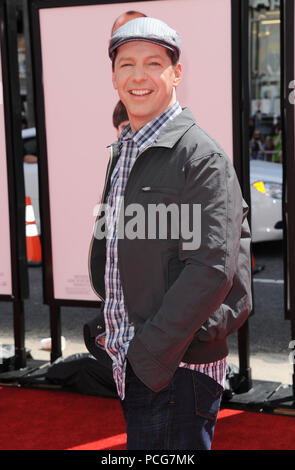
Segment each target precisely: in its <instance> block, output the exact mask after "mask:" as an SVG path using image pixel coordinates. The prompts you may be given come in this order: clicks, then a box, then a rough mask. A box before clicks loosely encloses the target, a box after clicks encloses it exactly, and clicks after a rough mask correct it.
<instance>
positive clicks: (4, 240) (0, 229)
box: [0, 50, 12, 295]
mask: <svg viewBox="0 0 295 470" xmlns="http://www.w3.org/2000/svg"><path fill="white" fill-rule="evenodd" d="M0 54H1V50H0ZM0 188H1V197H0V214H1V223H0V295H11V294H12V281H11V252H10V227H9V205H8V183H7V164H6V143H5V121H4V104H3V85H2V67H1V55H0Z"/></svg>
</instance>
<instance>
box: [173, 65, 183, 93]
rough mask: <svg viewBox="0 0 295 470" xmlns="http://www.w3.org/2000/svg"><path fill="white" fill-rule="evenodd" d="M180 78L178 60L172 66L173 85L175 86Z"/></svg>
mask: <svg viewBox="0 0 295 470" xmlns="http://www.w3.org/2000/svg"><path fill="white" fill-rule="evenodd" d="M181 79H182V65H181V64H180V63H179V62H178V63H177V64H176V65H175V66H174V80H173V85H174V86H175V87H177V86H178V85H179V83H180V82H181Z"/></svg>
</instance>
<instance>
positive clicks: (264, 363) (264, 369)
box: [0, 336, 293, 385]
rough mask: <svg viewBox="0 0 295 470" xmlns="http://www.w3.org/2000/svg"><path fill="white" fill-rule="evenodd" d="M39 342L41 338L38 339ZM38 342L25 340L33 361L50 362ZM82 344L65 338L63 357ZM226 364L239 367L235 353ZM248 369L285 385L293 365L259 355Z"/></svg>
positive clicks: (4, 339)
mask: <svg viewBox="0 0 295 470" xmlns="http://www.w3.org/2000/svg"><path fill="white" fill-rule="evenodd" d="M40 340H41V338H40ZM40 340H37V339H30V338H27V339H26V348H27V349H29V350H30V352H31V355H32V357H33V359H37V360H42V361H48V362H50V351H44V350H42V349H41V344H40ZM12 342H13V341H12V338H8V337H3V336H0V343H2V344H12ZM87 352H88V351H87V349H86V347H85V345H84V343H83V342H82V341H81V342H80V341H79V342H78V341H74V340H71V339H67V338H66V347H65V349H64V351H63V357H68V356H70V355H72V354H76V353H87ZM227 361H228V363H231V364H234V365H236V366H237V367H239V357H238V354H236V353H230V354H229V356H228V358H227ZM250 367H251V372H252V379H254V380H266V381H273V382H281V383H283V384H286V385H291V384H292V374H293V365H292V364H290V363H289V361H288V356H286V355H279V354H273V355H271V354H269V353H264V354H263V353H260V354H252V355H251V356H250Z"/></svg>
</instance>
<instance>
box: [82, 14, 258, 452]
mask: <svg viewBox="0 0 295 470" xmlns="http://www.w3.org/2000/svg"><path fill="white" fill-rule="evenodd" d="M180 50H181V41H180V37H179V35H178V33H177V32H176V31H174V30H173V29H172V28H170V27H169V26H168V25H166V24H165V23H163V22H162V21H160V20H157V19H154V18H147V17H146V18H136V19H134V20H132V21H130V22H128V23H126V24H125V25H123V26H122V27H120V28H118V29H117V31H116V32H115V33H114V34H113V36H112V38H111V41H110V43H109V56H110V58H111V60H112V80H113V85H114V87H115V89H116V90H117V91H118V94H119V97H120V100H121V101H122V103H123V104H124V105H125V107H126V110H127V113H128V118H129V125H127V126H126V127H125V129H124V131H123V132H122V133H121V135H120V138H119V140H118V142H115V143H114V144H113V145H112V146H111V159H110V162H109V166H108V170H107V176H106V183H105V190H104V194H103V198H102V202H103V203H105V205H106V207H107V209H106V212H107V214H106V225H107V228H108V231H107V235H108V236H107V237H105V238H103V237H101V234H100V233H94V236H93V240H92V243H91V248H90V258H89V259H90V277H91V281H92V286H93V289H94V290H95V292H96V293H97V295H98V296H99V297H100V299H101V300H102V305H103V307H102V311H101V318H100V319H99V320H97V328H98V330H96V331H97V333H96V334H97V336H96V344H97V346H98V347H102V346H101V345H102V344H104V345H105V350H106V352H107V353H108V355H109V356H110V358H111V359H112V368H113V377H114V380H115V383H116V387H117V391H118V395H119V397H120V399H121V403H122V407H123V411H124V416H125V419H126V424H127V449H132V450H137V449H145V450H155V449H158V450H181V449H182V450H201V449H210V448H211V442H212V438H213V432H214V427H215V423H216V419H217V414H218V410H219V406H220V401H221V396H222V392H223V385H224V378H225V370H226V356H227V354H228V348H227V343H226V338H227V336H228V335H229V334H230V333H233V332H234V331H236V330H237V329H238V328H239V327H240V326H241V325H242V324H243V323H244V321H245V320H246V318H247V317H248V315H249V313H250V310H251V281H250V276H251V263H250V233H249V228H248V224H247V219H246V215H247V206H246V205H245V204H244V202H243V198H242V195H241V190H240V187H239V183H238V180H237V177H236V174H235V171H234V169H233V166H232V164H231V162H230V160H229V159H228V157H227V156H226V154H225V153H224V151H223V149H222V148H221V147H220V145H219V144H218V143H217V142H216V141H215V140H214V139H213V138H212V137H210V136H209V135H208V134H207V133H206V132H204V131H203V130H202V129H201V128H200V127H199V126H198V125H197V124H196V122H195V119H194V117H193V116H192V114H191V112H190V111H189V109H187V108H184V109H182V108H181V106H180V104H179V103H178V101H177V98H176V88H177V86H178V85H179V84H180V82H181V76H182V67H181V64H180V62H179V57H180ZM122 201H123V203H124V204H122ZM122 205H123V206H124V207H125V208H128V209H129V211H128V213H129V214H131V213H132V209H133V208H134V207H137V208H138V207H139V206H140V207H141V209H142V212H141V213H143V214H144V216H143V219H144V220H142V221H141V222H144V221H145V215H146V214H147V213H148V210H149V207H150V206H152V205H161V207H163V206H164V207H167V208H168V207H169V206H171V205H173V206H174V207H178V208H180V207H181V208H184V209H187V211H185V212H181V214H183V213H186V216H187V218H188V220H187V222H188V225H189V226H190V227H192V226H194V225H195V224H196V221H195V219H194V218H193V217H192V213H193V212H194V211H193V209H194V208H195V206H196V205H198V206H199V207H201V219H200V220H198V222H197V225H198V227H193V229H196V228H197V229H198V230H199V232H200V244H198V246H197V247H194V246H193V245H192V244H189V243H186V242H187V239H186V237H185V236H184V234H183V233H179V235H178V236H177V237H175V236H172V232H173V223H174V222H175V220H174V221H173V220H171V219H172V217H171V219H169V221H168V222H167V219H166V220H165V223H167V227H166V228H167V237H166V238H163V237H161V236H160V235H159V234H160V233H161V226H160V227H159V230H158V231H157V230H151V231H149V230H147V235H146V236H142V235H141V236H137V237H133V236H132V237H128V236H124V237H119V236H118V227H119V226H120V223H121V222H122V217H123V225H124V223H125V222H126V220H125V219H126V215H124V214H123V215H122V212H123V211H122V210H121V209H122ZM181 217H182V215H181ZM102 219H103V214H102V213H100V214H99V215H98V219H97V222H98V223H97V224H96V227H99V226H101V224H100V223H99V222H100V221H101V220H102ZM127 219H128V217H127ZM110 221H112V223H110ZM162 222H163V220H161V218H160V220H159V225H161V223H162ZM127 223H128V222H127ZM126 225H127V224H126ZM154 228H155V227H153V229H154ZM150 233H153V236H149V234H150ZM155 233H156V234H157V235H156V236H154V234H155ZM103 328H105V331H103ZM98 333H99V334H98Z"/></svg>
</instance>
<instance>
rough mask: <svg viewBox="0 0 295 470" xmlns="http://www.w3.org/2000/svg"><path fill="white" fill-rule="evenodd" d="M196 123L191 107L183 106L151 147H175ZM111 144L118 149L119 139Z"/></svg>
mask: <svg viewBox="0 0 295 470" xmlns="http://www.w3.org/2000/svg"><path fill="white" fill-rule="evenodd" d="M195 124H196V121H195V118H194V116H193V114H192V112H191V111H190V110H189V108H183V109H182V112H181V113H180V114H179V115H178V116H176V117H175V118H174V119H173V120H172V121H171V122H169V124H167V125H166V126H165V127H164V129H163V131H162V132H160V134H159V135H158V137H157V139H156V140H155V142H154V143H153V144H152V145H151V147H167V148H172V147H174V145H175V144H176V142H177V141H178V140H179V139H180V138H181V137H182V136H183V134H184V133H185V132H186V131H187V130H188V129H190V127H192V126H193V125H195ZM111 146H112V147H113V149H114V150H115V151H116V150H118V148H119V143H118V141H116V142H114V143H113V144H112V145H111ZM108 147H110V145H108ZM115 153H116V152H115Z"/></svg>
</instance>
